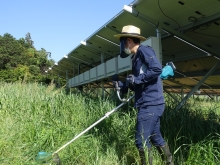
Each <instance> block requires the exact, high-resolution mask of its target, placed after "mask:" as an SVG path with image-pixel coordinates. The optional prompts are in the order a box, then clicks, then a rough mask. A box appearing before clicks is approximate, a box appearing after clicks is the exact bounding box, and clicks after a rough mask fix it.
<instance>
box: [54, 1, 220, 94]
mask: <svg viewBox="0 0 220 165" xmlns="http://www.w3.org/2000/svg"><path fill="white" fill-rule="evenodd" d="M122 8H123V7H122ZM125 25H134V26H137V27H139V28H140V29H141V35H142V36H145V37H146V38H148V37H156V36H157V31H156V29H162V31H161V39H162V41H161V42H162V64H163V65H166V63H167V62H169V61H173V62H174V64H175V66H176V68H177V70H176V72H175V76H174V77H173V78H171V79H168V80H164V81H163V85H164V89H166V91H170V92H181V90H184V92H189V91H190V90H191V89H192V88H193V87H194V86H196V85H198V83H199V82H200V83H201V82H202V83H201V86H200V87H199V88H198V89H200V90H201V92H202V93H205V94H219V93H220V90H219V89H220V65H219V64H220V1H219V0H200V1H192V0H181V1H177V0H175V1H174V0H166V1H156V0H154V1H153V0H139V1H138V0H136V1H134V2H132V3H131V4H129V5H128V6H125V7H124V9H123V10H122V11H120V12H119V13H118V14H117V15H116V16H114V17H113V18H112V19H111V20H110V21H108V22H107V23H106V24H105V25H103V26H102V27H101V28H100V29H98V30H97V31H96V32H94V33H93V34H92V35H91V36H89V37H88V38H87V39H85V40H84V41H83V42H81V43H79V45H78V46H76V47H75V48H74V49H73V50H72V51H70V52H69V53H68V54H67V55H66V56H65V57H63V58H62V59H61V60H60V61H58V63H57V64H58V65H54V66H53V67H52V72H53V73H55V74H59V75H60V76H62V77H66V73H68V78H69V79H72V78H73V77H75V76H78V75H80V74H82V73H84V72H88V71H89V70H91V69H92V68H94V67H96V66H99V65H100V64H101V63H102V62H107V61H109V60H112V59H114V58H115V57H118V55H119V40H118V39H116V38H114V35H115V34H117V33H120V32H121V29H122V27H123V26H125ZM213 67H214V68H213ZM120 75H121V77H122V78H123V77H125V76H126V75H127V72H125V73H120ZM204 76H205V78H204ZM102 79H103V80H104V82H105V83H106V84H105V86H106V87H109V83H108V82H109V81H110V77H108V76H107V77H104V78H100V79H96V80H94V81H100V80H102ZM201 80H203V81H201Z"/></svg>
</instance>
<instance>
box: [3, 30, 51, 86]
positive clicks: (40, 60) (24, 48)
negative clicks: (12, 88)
mask: <svg viewBox="0 0 220 165" xmlns="http://www.w3.org/2000/svg"><path fill="white" fill-rule="evenodd" d="M33 43H34V42H33V41H32V40H31V37H30V33H28V34H27V35H26V37H25V39H24V38H20V39H18V40H17V39H15V38H14V37H13V36H12V35H11V34H8V33H6V34H4V35H3V36H1V35H0V80H2V81H5V82H15V81H18V80H24V79H25V80H26V81H37V82H40V81H42V80H43V79H44V77H45V76H46V72H45V71H47V70H48V68H49V67H51V66H53V65H54V60H52V59H48V52H46V50H45V49H43V48H42V49H41V50H36V49H35V48H34V46H33ZM50 77H51V76H50Z"/></svg>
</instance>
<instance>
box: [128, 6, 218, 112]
mask: <svg viewBox="0 0 220 165" xmlns="http://www.w3.org/2000/svg"><path fill="white" fill-rule="evenodd" d="M124 10H125V11H127V12H129V13H131V14H132V15H134V16H136V17H137V18H139V19H140V20H143V21H144V22H146V23H148V24H150V25H152V26H154V27H157V26H158V25H160V26H161V28H162V29H163V30H164V31H166V32H168V33H170V34H173V35H174V37H175V38H177V39H179V40H181V41H183V42H185V43H187V44H189V45H191V46H193V47H195V48H197V49H199V50H201V51H203V52H205V53H207V54H211V55H213V56H216V57H220V53H219V52H217V51H214V50H212V49H210V48H208V47H207V46H206V45H204V44H202V43H199V42H197V41H195V40H194V39H192V38H190V37H188V36H186V35H184V34H182V33H180V32H178V31H176V30H174V29H172V28H170V27H168V26H165V25H163V24H162V23H160V21H157V20H153V19H152V18H150V17H148V16H146V15H144V14H142V13H140V12H138V11H137V10H135V9H134V8H132V7H130V6H127V5H125V6H124ZM219 64H220V61H219V62H218V63H217V64H216V65H215V66H214V67H213V68H212V69H211V70H210V71H209V72H208V73H207V74H206V75H205V76H204V77H203V78H202V80H200V81H199V82H198V84H197V85H196V86H195V87H194V88H193V89H192V90H191V91H190V92H189V93H188V94H187V95H186V96H185V97H184V99H183V100H182V101H181V102H180V103H179V104H178V105H177V107H176V108H175V109H176V110H178V109H179V108H180V107H181V106H182V105H183V104H184V103H185V102H186V101H187V100H188V98H189V97H190V96H191V95H192V94H193V93H194V92H195V91H196V90H197V89H198V88H199V87H200V86H201V85H202V84H203V83H204V81H205V80H206V79H207V78H208V77H209V76H210V75H211V74H212V73H213V72H214V71H215V70H216V69H217V67H218V66H219Z"/></svg>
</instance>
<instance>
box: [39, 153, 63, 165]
mask: <svg viewBox="0 0 220 165" xmlns="http://www.w3.org/2000/svg"><path fill="white" fill-rule="evenodd" d="M52 158H53V159H52ZM51 159H52V160H53V162H54V163H55V164H56V165H61V161H60V157H59V155H58V154H57V153H51V152H44V151H41V152H38V154H37V157H36V161H37V162H38V163H48V161H51Z"/></svg>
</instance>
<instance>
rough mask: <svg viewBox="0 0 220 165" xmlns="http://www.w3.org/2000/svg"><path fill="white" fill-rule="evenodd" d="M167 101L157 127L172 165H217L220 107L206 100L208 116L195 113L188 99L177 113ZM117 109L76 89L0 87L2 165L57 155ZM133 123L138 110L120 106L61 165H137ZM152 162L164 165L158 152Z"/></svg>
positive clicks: (73, 146) (78, 142) (67, 152)
mask: <svg viewBox="0 0 220 165" xmlns="http://www.w3.org/2000/svg"><path fill="white" fill-rule="evenodd" d="M33 91H34V92H33ZM169 99H170V98H168V97H166V101H167V106H166V110H165V113H164V115H163V117H162V121H161V127H162V132H163V134H164V137H165V139H166V140H167V141H168V143H169V145H170V147H171V150H172V153H173V155H174V158H175V164H177V165H182V164H187V165H198V164H203V165H210V164H211V165H212V164H213V165H215V164H219V163H220V150H219V147H220V135H219V134H218V133H219V132H220V130H219V129H220V125H219V124H220V123H219V115H217V114H218V113H217V112H219V111H220V109H219V103H217V102H209V103H210V104H209V105H208V101H207V105H206V107H207V108H208V109H209V111H205V112H204V111H203V109H202V108H201V107H199V106H198V107H197V108H196V109H195V108H194V105H193V104H192V103H193V101H192V100H189V102H190V103H189V104H188V105H186V106H185V107H183V108H181V109H180V110H179V111H178V112H176V111H174V110H173V108H172V107H173V106H175V105H173V102H172V100H169ZM194 102H195V103H196V104H198V105H199V104H200V103H201V102H200V100H195V101H194ZM214 104H215V105H214ZM116 105H118V103H117V104H116V103H115V101H112V100H111V99H110V98H106V99H105V100H102V99H100V98H99V97H95V96H93V97H91V98H90V97H88V95H86V96H82V95H81V94H80V93H79V92H78V91H76V90H73V91H70V93H68V94H66V92H65V91H64V90H62V89H56V88H55V87H54V86H53V84H52V85H49V86H47V87H45V86H40V85H39V84H36V83H35V84H29V83H27V84H26V83H13V84H12V83H0V115H1V118H0V125H1V127H0V146H1V148H0V155H1V158H0V164H28V165H31V164H37V163H36V161H35V158H36V156H37V153H38V152H40V151H46V152H54V151H56V150H57V149H58V148H60V147H61V146H63V145H64V144H66V143H67V142H68V141H70V140H71V139H73V138H74V137H75V136H76V135H78V134H79V133H80V132H82V131H83V130H85V129H86V128H87V127H88V126H90V125H91V124H93V123H94V122H95V121H97V120H98V119H100V118H101V117H103V115H104V114H105V113H106V112H108V111H110V110H111V109H113V108H114V107H116ZM191 105H192V106H191ZM213 107H214V108H213ZM135 121H136V110H134V109H133V108H131V107H130V108H129V107H128V106H126V105H125V106H123V107H122V108H120V110H119V111H118V112H115V113H114V114H112V115H111V116H109V117H108V118H106V119H105V120H103V121H102V122H101V123H99V124H98V125H97V126H96V127H95V128H93V129H91V130H90V131H88V132H87V133H85V134H84V135H83V136H81V137H80V138H79V139H77V140H76V141H74V142H73V143H71V144H70V145H68V146H67V147H66V148H64V149H63V150H61V151H60V152H59V156H60V158H61V161H62V163H63V164H68V165H84V164H93V165H131V164H133V165H138V164H139V157H138V152H137V149H136V147H135V144H134V127H135ZM48 163H50V162H48ZM154 163H155V164H162V163H161V159H160V157H159V155H157V153H156V152H155V153H154Z"/></svg>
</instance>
